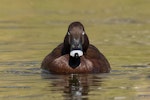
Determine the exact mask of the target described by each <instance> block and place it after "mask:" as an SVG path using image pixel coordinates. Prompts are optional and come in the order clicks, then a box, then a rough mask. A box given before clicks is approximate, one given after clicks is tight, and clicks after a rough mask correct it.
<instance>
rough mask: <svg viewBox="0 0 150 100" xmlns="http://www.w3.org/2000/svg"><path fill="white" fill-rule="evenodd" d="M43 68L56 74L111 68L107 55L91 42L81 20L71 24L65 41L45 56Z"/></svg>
mask: <svg viewBox="0 0 150 100" xmlns="http://www.w3.org/2000/svg"><path fill="white" fill-rule="evenodd" d="M72 51H73V52H72ZM41 68H42V69H46V70H48V71H50V72H51V73H55V74H72V73H106V72H110V69H111V68H110V64H109V62H108V61H107V59H106V58H105V56H104V55H103V54H102V53H100V51H99V50H98V49H97V48H96V47H95V46H93V45H92V44H89V39H88V37H87V35H86V33H85V30H84V26H83V25H82V24H81V23H80V22H73V23H71V24H70V25H69V27H68V31H67V34H66V36H65V38H64V42H63V43H61V44H60V45H58V46H57V47H56V48H55V49H54V50H53V51H52V52H51V53H50V54H48V55H47V56H46V57H45V58H44V60H43V62H42V65H41Z"/></svg>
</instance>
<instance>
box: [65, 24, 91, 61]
mask: <svg viewBox="0 0 150 100" xmlns="http://www.w3.org/2000/svg"><path fill="white" fill-rule="evenodd" d="M88 46H89V39H88V37H87V35H86V33H85V30H84V26H83V25H82V24H81V23H80V22H73V23H71V24H70V25H69V27H68V31H67V34H66V36H65V38H64V48H63V54H69V55H70V58H72V59H74V60H75V61H77V59H79V58H80V57H81V56H83V55H84V54H85V53H86V51H87V49H88Z"/></svg>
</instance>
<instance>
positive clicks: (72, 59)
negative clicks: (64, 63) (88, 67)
mask: <svg viewBox="0 0 150 100" xmlns="http://www.w3.org/2000/svg"><path fill="white" fill-rule="evenodd" d="M69 65H70V66H71V67H72V68H73V69H74V68H76V67H78V66H79V65H80V57H71V56H70V58H69Z"/></svg>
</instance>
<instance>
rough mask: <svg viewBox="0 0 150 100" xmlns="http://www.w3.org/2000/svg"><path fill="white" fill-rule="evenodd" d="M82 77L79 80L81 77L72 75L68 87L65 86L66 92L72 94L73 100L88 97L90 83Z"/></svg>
mask: <svg viewBox="0 0 150 100" xmlns="http://www.w3.org/2000/svg"><path fill="white" fill-rule="evenodd" d="M84 78H85V77H82V78H81V80H80V79H79V75H77V74H71V75H70V77H69V80H68V82H69V83H68V84H67V86H65V89H64V92H65V93H69V94H70V98H71V99H72V100H81V99H82V96H86V95H88V91H89V88H88V83H87V79H84Z"/></svg>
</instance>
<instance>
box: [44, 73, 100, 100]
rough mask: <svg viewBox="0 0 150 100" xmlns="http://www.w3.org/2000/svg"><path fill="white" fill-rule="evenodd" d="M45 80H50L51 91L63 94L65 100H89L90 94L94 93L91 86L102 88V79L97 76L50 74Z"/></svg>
mask: <svg viewBox="0 0 150 100" xmlns="http://www.w3.org/2000/svg"><path fill="white" fill-rule="evenodd" d="M43 78H46V79H50V91H52V92H53V91H55V93H56V94H57V93H62V92H63V93H62V94H61V95H62V96H63V97H64V99H65V100H66V99H67V100H88V97H89V96H88V95H89V92H91V91H94V89H93V88H92V89H90V86H96V87H100V86H101V77H99V75H97V74H70V75H53V74H49V75H46V76H44V77H43ZM56 91H57V92H56ZM53 93H54V92H53ZM55 93H54V94H52V95H55ZM57 95H58V94H57ZM59 95H60V94H59Z"/></svg>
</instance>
